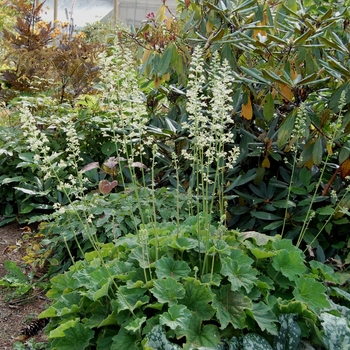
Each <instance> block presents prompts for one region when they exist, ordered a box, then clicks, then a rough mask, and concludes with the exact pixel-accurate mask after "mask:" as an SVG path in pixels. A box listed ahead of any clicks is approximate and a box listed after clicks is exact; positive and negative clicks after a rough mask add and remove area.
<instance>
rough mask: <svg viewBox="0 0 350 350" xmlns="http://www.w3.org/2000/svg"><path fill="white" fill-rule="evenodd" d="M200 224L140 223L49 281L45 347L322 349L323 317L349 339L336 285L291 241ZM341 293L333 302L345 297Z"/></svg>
mask: <svg viewBox="0 0 350 350" xmlns="http://www.w3.org/2000/svg"><path fill="white" fill-rule="evenodd" d="M203 222H204V220H203V218H201V217H190V218H188V219H187V220H186V221H185V222H184V223H183V224H182V225H181V226H180V227H178V226H176V225H174V224H170V223H164V224H148V225H145V226H143V227H142V228H141V229H140V230H139V232H138V234H135V235H133V234H128V235H126V236H123V237H120V238H118V239H117V240H116V241H115V243H107V244H101V245H100V247H99V249H98V250H96V251H93V252H90V253H86V254H85V258H84V260H81V261H78V262H76V263H75V264H74V265H73V266H71V268H70V269H69V271H66V272H65V273H63V274H60V275H57V276H55V277H53V278H52V280H51V289H50V290H49V292H48V294H47V295H48V297H49V298H51V299H52V300H53V303H52V305H51V306H50V307H48V308H47V309H46V310H45V311H44V312H43V313H42V314H41V315H40V316H39V317H40V318H44V317H48V318H50V323H49V326H48V335H49V339H50V342H51V345H52V348H54V349H68V348H69V349H79V350H82V349H92V348H94V349H104V350H105V349H121V350H122V349H128V350H130V349H181V348H183V349H199V348H206V349H224V348H225V346H231V347H230V349H231V348H232V349H253V348H254V349H260V348H261V349H269V348H270V347H271V345H269V344H273V342H275V344H277V345H278V344H279V346H286V344H294V345H296V346H298V344H302V343H301V342H304V340H311V339H312V341H311V342H316V343H318V344H322V343H324V342H325V340H324V338H325V337H326V338H327V334H328V335H329V334H330V333H329V328H327V327H328V326H329V324H332V323H331V322H330V317H336V320H337V321H338V322H339V323H342V325H343V330H344V332H345V333H344V334H345V335H348V334H349V332H348V330H349V328H346V327H348V321H347V323H346V324H345V325H344V324H343V323H344V319H346V318H345V317H344V316H342V314H341V312H344V310H345V309H346V310H347V311H349V309H347V308H345V309H344V310H343V311H339V310H338V311H337V308H336V306H335V304H333V302H332V301H331V299H330V296H329V295H330V294H331V293H328V290H327V287H326V284H333V285H337V284H339V281H338V277H337V275H336V274H335V273H334V272H333V270H332V269H331V268H330V267H329V266H326V265H323V264H321V263H319V262H316V261H311V262H310V263H307V262H306V261H305V256H304V254H303V252H302V251H301V250H299V249H298V248H296V247H295V246H293V244H292V243H291V241H290V240H287V239H280V238H279V237H278V236H275V237H269V236H266V235H264V234H260V233H257V232H254V231H251V232H244V233H240V232H237V231H226V230H224V229H222V228H221V227H215V226H210V227H208V228H207V229H204V227H203V224H202V223H203ZM207 230H209V231H210V238H209V240H207V237H208V236H207ZM334 290H335V288H334V289H333V294H334ZM341 292H342V290H341V289H340V288H338V291H337V293H336V294H337V296H338V297H339V296H341V297H343V298H345V299H346V298H349V296H344V295H341V294H340V293H341ZM344 293H345V292H344ZM337 307H340V306H339V305H338V306H337ZM329 310H332V313H330V312H329ZM321 312H322V313H321ZM319 314H321V316H320V318H319V317H318V315H319ZM322 324H326V325H327V327H326V329H325V330H322ZM333 324H335V323H333ZM345 326H346V327H345ZM346 332H348V333H346ZM341 339H345V338H344V337H343V338H341ZM346 339H349V338H346ZM229 344H231V345H229ZM244 344H245V345H244ZM251 344H253V345H254V346H255V347H254V346H253V345H251ZM281 344H282V345H281ZM283 344H284V345H283ZM235 346H236V347H235ZM251 346H253V347H251ZM310 346H311V345H310ZM277 348H278V349H279V348H282V347H277ZM283 348H284V347H283ZM294 348H295V349H296V347H293V349H294Z"/></svg>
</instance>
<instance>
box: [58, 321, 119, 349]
mask: <svg viewBox="0 0 350 350" xmlns="http://www.w3.org/2000/svg"><path fill="white" fill-rule="evenodd" d="M93 337H94V331H93V330H91V329H89V328H87V327H85V326H84V325H83V324H81V323H78V324H77V325H75V326H74V327H71V328H68V329H66V330H65V331H64V337H63V338H54V339H53V340H52V349H59V350H84V349H86V348H88V347H89V343H90V340H91V339H92V338H93ZM119 349H121V348H119Z"/></svg>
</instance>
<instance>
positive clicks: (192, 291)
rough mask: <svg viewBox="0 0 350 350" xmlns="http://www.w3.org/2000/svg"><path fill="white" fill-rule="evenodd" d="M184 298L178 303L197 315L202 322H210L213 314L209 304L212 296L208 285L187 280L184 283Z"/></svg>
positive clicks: (190, 279)
mask: <svg viewBox="0 0 350 350" xmlns="http://www.w3.org/2000/svg"><path fill="white" fill-rule="evenodd" d="M185 291H186V294H185V297H184V298H183V299H182V300H181V301H179V303H181V304H184V305H185V306H187V308H188V309H189V310H190V311H192V312H193V313H195V314H196V315H198V316H199V317H200V318H201V319H203V320H210V319H211V318H212V316H213V315H214V313H215V310H214V309H213V308H212V306H211V305H210V303H211V302H212V301H213V297H214V295H213V294H212V292H211V291H210V288H209V287H208V285H205V284H201V283H200V281H198V280H195V279H192V278H189V279H188V280H187V282H186V283H185Z"/></svg>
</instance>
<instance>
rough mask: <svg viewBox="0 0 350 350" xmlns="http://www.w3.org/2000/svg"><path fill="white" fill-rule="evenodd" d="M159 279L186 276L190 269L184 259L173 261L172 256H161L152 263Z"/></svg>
mask: <svg viewBox="0 0 350 350" xmlns="http://www.w3.org/2000/svg"><path fill="white" fill-rule="evenodd" d="M154 266H155V268H156V274H157V277H158V278H159V279H161V278H165V277H173V278H175V279H176V280H178V279H179V278H180V277H187V276H188V274H189V272H190V271H191V269H190V267H189V266H188V264H187V263H186V262H185V261H174V259H172V258H167V257H163V258H161V259H159V260H158V261H157V262H155V264H154Z"/></svg>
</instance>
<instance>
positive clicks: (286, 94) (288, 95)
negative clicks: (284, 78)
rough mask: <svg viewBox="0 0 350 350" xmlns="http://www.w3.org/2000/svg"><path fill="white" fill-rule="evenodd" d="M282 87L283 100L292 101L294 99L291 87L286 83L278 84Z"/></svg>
mask: <svg viewBox="0 0 350 350" xmlns="http://www.w3.org/2000/svg"><path fill="white" fill-rule="evenodd" d="M278 85H279V88H280V93H281V96H282V98H283V100H285V101H288V102H291V101H292V100H293V96H294V95H293V91H292V90H291V88H290V87H289V86H287V85H285V84H278Z"/></svg>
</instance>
